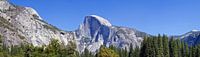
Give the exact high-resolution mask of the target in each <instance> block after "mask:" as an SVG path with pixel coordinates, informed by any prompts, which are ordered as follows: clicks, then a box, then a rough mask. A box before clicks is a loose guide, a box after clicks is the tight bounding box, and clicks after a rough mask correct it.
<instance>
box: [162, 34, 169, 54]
mask: <svg viewBox="0 0 200 57" xmlns="http://www.w3.org/2000/svg"><path fill="white" fill-rule="evenodd" d="M168 43H169V40H168V37H167V36H166V35H163V54H164V57H170V54H169V44H168Z"/></svg>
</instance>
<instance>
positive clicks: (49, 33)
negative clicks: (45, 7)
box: [0, 1, 75, 46]
mask: <svg viewBox="0 0 200 57" xmlns="http://www.w3.org/2000/svg"><path fill="white" fill-rule="evenodd" d="M0 22H1V25H0V34H1V35H3V38H4V40H3V42H4V44H5V45H8V46H9V45H19V44H25V43H31V44H33V45H34V46H41V45H47V44H48V43H49V41H50V39H53V38H54V39H58V40H59V41H60V42H63V43H65V44H67V43H68V41H73V40H74V39H75V33H74V32H64V31H62V30H59V29H57V28H56V27H54V26H52V25H50V24H48V23H46V22H44V21H43V20H42V18H41V17H40V16H39V15H38V14H37V12H36V11H35V10H34V9H32V8H30V7H20V6H16V5H12V4H10V3H9V2H7V1H0Z"/></svg>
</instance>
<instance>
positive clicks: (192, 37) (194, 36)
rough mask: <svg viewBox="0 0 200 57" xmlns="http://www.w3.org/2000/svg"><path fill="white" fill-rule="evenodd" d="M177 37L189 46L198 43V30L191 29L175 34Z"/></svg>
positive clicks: (199, 37) (199, 33)
mask: <svg viewBox="0 0 200 57" xmlns="http://www.w3.org/2000/svg"><path fill="white" fill-rule="evenodd" d="M177 38H180V39H181V40H182V41H184V42H185V43H187V44H188V45H189V46H195V45H198V44H200V31H199V30H192V31H190V32H187V33H185V34H183V35H180V36H177Z"/></svg>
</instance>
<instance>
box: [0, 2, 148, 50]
mask: <svg viewBox="0 0 200 57" xmlns="http://www.w3.org/2000/svg"><path fill="white" fill-rule="evenodd" d="M0 35H2V36H3V44H4V45H6V46H11V45H20V44H33V45H34V46H41V45H48V44H49V42H50V40H51V39H58V40H59V42H60V43H64V44H65V45H67V44H68V42H69V41H73V42H76V44H77V50H78V51H79V52H83V50H84V49H85V48H87V49H89V50H90V51H92V52H96V51H97V50H98V49H99V48H100V46H101V45H106V46H107V47H109V46H110V45H114V46H116V47H119V48H129V46H130V44H132V45H133V46H134V47H136V46H140V43H141V42H142V40H143V38H142V37H144V36H147V35H148V34H146V33H144V32H140V31H138V30H136V29H131V28H127V27H120V26H113V25H112V24H111V23H110V22H109V21H108V20H106V19H104V18H102V17H100V16H97V15H90V16H86V17H85V19H84V22H83V23H82V24H81V25H80V27H79V28H78V29H77V30H75V31H71V32H66V31H62V30H60V29H58V28H56V27H54V26H52V25H50V24H48V23H46V22H45V21H43V19H42V18H41V17H40V16H39V15H38V13H37V12H36V11H35V10H34V9H32V8H30V7H21V6H16V5H13V4H10V3H9V2H7V1H5V0H1V1H0Z"/></svg>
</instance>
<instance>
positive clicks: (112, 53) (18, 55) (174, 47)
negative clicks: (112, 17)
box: [0, 35, 200, 57]
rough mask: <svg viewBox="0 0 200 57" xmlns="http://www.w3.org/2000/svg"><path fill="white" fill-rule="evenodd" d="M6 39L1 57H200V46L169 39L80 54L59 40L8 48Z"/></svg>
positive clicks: (147, 39) (156, 38)
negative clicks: (36, 45)
mask: <svg viewBox="0 0 200 57" xmlns="http://www.w3.org/2000/svg"><path fill="white" fill-rule="evenodd" d="M2 39H3V38H2V37H1V35H0V57H200V46H199V45H196V46H188V45H187V44H186V43H184V42H183V41H181V40H179V39H175V38H173V37H171V38H169V37H167V36H166V35H162V36H161V35H158V36H152V37H144V40H143V42H142V43H141V46H136V47H134V48H133V45H132V44H130V47H129V48H125V49H122V48H117V47H115V46H113V45H111V46H109V47H105V46H104V45H102V46H101V47H100V49H99V51H98V52H96V53H92V52H90V51H89V50H88V49H85V51H84V52H82V53H79V52H78V51H76V48H77V47H76V44H75V43H74V42H69V44H68V45H67V46H65V45H63V44H62V43H59V42H58V40H55V39H53V40H51V42H50V44H49V45H47V46H42V47H34V46H33V45H30V44H29V45H25V44H22V45H17V46H10V47H5V46H4V45H3V41H2Z"/></svg>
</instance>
